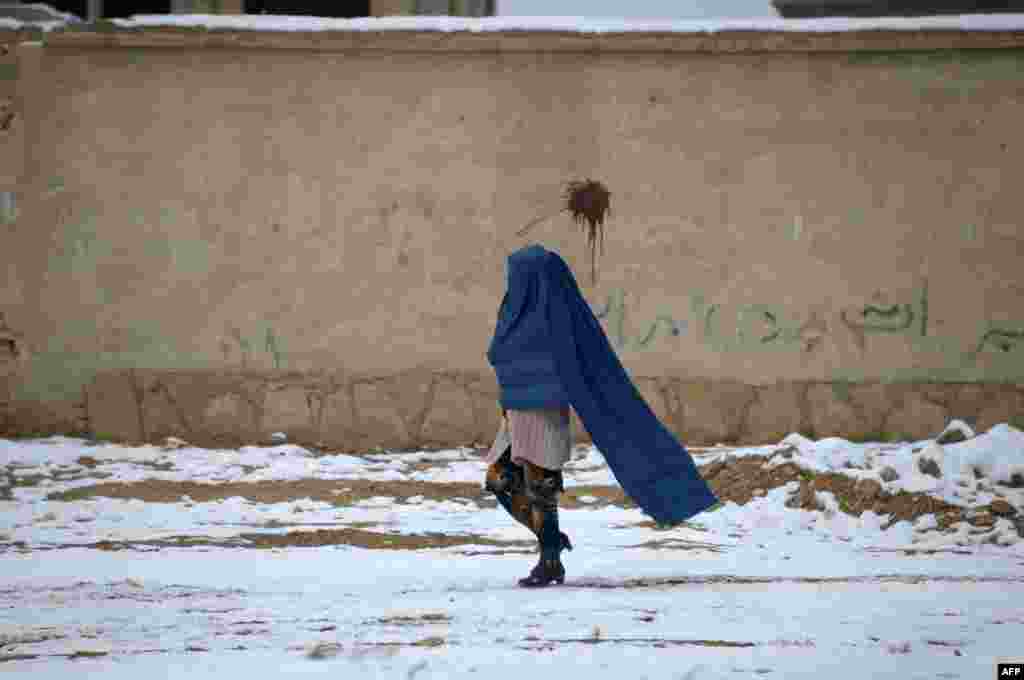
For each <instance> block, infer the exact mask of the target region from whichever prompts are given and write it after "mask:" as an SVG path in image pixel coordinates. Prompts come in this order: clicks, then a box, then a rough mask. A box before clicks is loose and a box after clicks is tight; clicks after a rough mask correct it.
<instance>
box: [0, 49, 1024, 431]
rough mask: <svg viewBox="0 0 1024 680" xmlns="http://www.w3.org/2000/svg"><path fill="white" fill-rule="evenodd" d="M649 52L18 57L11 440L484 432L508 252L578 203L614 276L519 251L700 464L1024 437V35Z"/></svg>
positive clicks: (577, 254) (5, 418) (543, 232)
mask: <svg viewBox="0 0 1024 680" xmlns="http://www.w3.org/2000/svg"><path fill="white" fill-rule="evenodd" d="M656 38H657V40H658V41H659V42H658V47H659V49H658V52H653V51H651V49H650V47H651V45H652V44H653V43H651V42H650V41H648V42H644V41H645V40H648V38H646V37H644V36H641V37H636V36H618V37H615V36H605V37H600V38H594V39H593V40H592V41H591V42H590V43H587V42H586V41H587V39H583V38H579V37H578V36H557V35H555V36H548V35H539V34H526V35H514V34H510V35H507V36H497V37H494V36H482V37H480V36H478V37H472V36H466V35H454V36H452V35H449V36H446V35H444V34H440V35H439V34H408V35H401V36H388V35H384V34H377V35H374V34H362V35H352V34H349V35H334V36H329V37H326V38H325V37H319V38H314V37H312V36H306V37H303V36H278V35H261V34H220V35H215V34H209V35H199V36H197V35H196V32H195V31H192V32H189V31H147V32H128V33H124V34H121V33H108V34H83V33H64V34H51V36H49V37H48V38H47V46H46V47H43V48H29V47H22V48H20V49H18V50H16V52H17V81H16V82H17V99H18V101H19V102H20V106H21V108H22V109H23V115H24V120H25V121H26V123H25V125H24V127H23V128H22V129H21V131H20V133H19V134H20V135H22V136H23V138H24V140H23V148H24V149H25V153H24V162H23V164H22V165H21V166H20V167H21V168H22V169H21V172H20V176H19V178H18V182H17V194H18V195H17V202H18V208H19V215H18V218H17V220H16V221H14V222H13V223H12V224H9V225H7V226H5V227H4V229H5V231H4V234H3V243H4V247H3V249H2V253H0V276H2V277H3V281H4V286H3V292H2V293H0V312H2V313H3V315H4V319H5V321H4V323H6V325H7V328H8V330H7V331H6V332H7V334H8V335H9V336H11V337H12V338H14V337H15V335H16V337H17V339H16V340H12V341H10V342H8V343H7V345H5V346H8V347H12V349H10V351H8V352H7V354H6V355H2V354H0V362H2V363H0V365H2V366H3V367H2V368H0V391H5V394H6V397H4V398H3V400H2V403H4V404H5V405H4V408H3V415H2V416H0V420H2V424H3V427H4V428H5V431H7V432H9V433H17V432H26V431H53V430H62V431H79V432H88V433H92V434H95V435H100V436H113V437H118V438H126V439H135V440H142V439H156V438H159V437H162V436H165V435H167V434H177V435H179V436H185V437H187V438H191V439H192V440H193V441H205V442H222V443H237V442H240V441H245V440H249V441H252V440H260V439H263V438H265V437H266V436H267V435H269V433H271V432H274V431H278V430H282V431H286V432H288V433H289V434H290V435H291V436H292V437H293V439H297V440H300V441H304V442H306V443H315V442H321V443H323V444H325V445H329V446H334V447H352V448H356V447H372V446H413V445H451V444H467V443H472V442H474V441H476V442H482V441H485V440H486V439H487V438H488V437H489V436H490V435H491V433H492V432H493V428H494V427H496V425H497V420H496V408H495V406H494V396H495V392H496V389H495V385H494V380H493V377H492V374H491V372H490V368H489V366H488V365H487V362H486V358H485V356H484V352H485V349H486V345H487V342H488V340H489V339H490V335H491V332H492V330H493V322H494V318H495V312H496V308H497V304H498V302H499V300H500V297H501V294H502V291H503V283H504V280H503V277H504V258H505V256H506V255H507V253H509V252H510V251H511V250H512V249H514V248H516V247H518V246H520V245H523V244H524V243H526V241H524V240H521V239H517V238H516V237H515V235H514V232H515V231H516V229H517V228H518V227H520V226H522V225H523V224H525V223H526V222H527V221H528V220H530V219H531V218H533V217H535V216H537V215H541V214H544V213H547V212H552V211H554V210H557V207H558V196H559V191H560V185H561V183H563V182H564V181H566V180H567V179H570V178H579V177H584V176H590V177H594V178H598V179H600V180H602V181H603V182H605V183H606V184H607V185H608V186H609V187H610V189H611V190H612V192H613V196H612V208H613V215H612V218H611V220H610V222H609V223H608V225H607V233H606V238H605V254H604V256H603V257H601V258H600V260H599V273H600V276H599V280H598V283H597V285H596V286H593V285H591V284H590V277H589V273H590V272H589V258H588V255H587V252H586V249H585V246H584V240H583V236H582V235H581V233H580V232H579V230H578V228H577V227H575V226H574V225H572V224H571V222H570V221H569V219H568V218H567V217H565V216H562V217H560V218H557V219H554V220H552V221H550V222H548V223H545V224H544V225H542V226H540V227H538V228H536V229H535V230H534V231H533V232H532V233H531V234H530V240H533V241H537V242H540V243H543V244H544V245H546V246H547V247H549V248H553V249H557V250H558V251H560V252H561V253H562V254H563V256H565V257H566V259H567V260H568V261H569V262H570V264H571V265H572V266H573V268H574V270H575V271H576V272H577V276H578V278H579V280H580V282H581V284H582V285H583V286H584V288H585V293H586V295H587V296H588V298H589V299H590V300H591V302H592V304H593V305H594V307H595V309H596V310H597V311H598V312H599V315H600V316H601V317H602V318H603V319H604V322H605V323H606V329H607V330H608V332H609V335H610V337H611V339H612V340H613V342H614V343H615V345H616V347H617V348H618V350H619V352H620V356H621V357H622V359H623V362H624V363H625V364H626V366H627V368H628V369H629V370H630V371H631V372H632V374H633V375H634V376H635V377H636V379H637V381H638V383H639V384H640V386H641V389H642V390H643V391H644V393H645V394H646V395H647V396H648V398H649V400H650V401H651V404H652V406H654V408H655V410H656V411H658V412H659V414H661V415H662V416H663V417H664V418H665V419H666V420H667V421H668V422H669V423H670V424H671V425H672V426H673V427H674V428H675V430H676V431H677V432H679V433H680V435H682V436H683V438H684V440H686V441H687V442H690V443H707V442H715V441H722V440H729V441H750V440H757V441H765V440H770V439H772V438H776V437H778V436H781V435H784V434H785V433H786V432H789V431H793V430H797V429H802V430H804V431H808V432H813V433H815V434H817V435H818V436H824V435H828V434H841V435H848V436H862V437H865V436H882V435H884V434H887V433H888V434H892V435H912V436H927V435H930V434H934V431H935V429H936V428H939V427H941V425H942V422H943V421H944V420H945V419H946V418H948V417H949V416H951V415H954V416H958V417H967V418H969V419H974V420H975V422H976V424H978V425H980V426H987V425H990V424H992V423H993V422H1005V421H1007V420H1011V419H1014V418H1022V417H1024V306H1022V304H1021V300H1022V292H1024V268H1022V267H1021V266H1020V263H1021V256H1022V254H1024V231H1022V230H1021V226H1020V224H1021V223H1020V219H1021V208H1022V205H1024V199H1022V197H1021V193H1020V189H1019V186H1018V185H1019V178H1020V177H1021V176H1024V154H1022V151H1024V147H1022V146H1021V142H1020V139H1021V131H1020V128H1021V123H1020V121H1022V120H1024V85H1022V83H1024V81H1022V80H1021V75H1020V74H1021V73H1022V72H1024V50H1022V49H1020V46H1024V36H1021V35H1016V34H1011V35H1009V36H1007V35H1002V36H996V37H992V36H986V35H980V34H945V35H944V34H934V35H929V34H919V35H912V36H910V37H892V36H891V35H890V36H889V37H885V36H883V37H881V38H880V37H879V36H877V35H864V36H861V37H859V38H858V37H857V36H856V35H854V36H832V37H831V38H829V37H828V36H826V37H825V38H821V37H815V36H802V35H795V36H789V37H785V36H784V37H782V38H780V37H779V36H777V35H768V36H761V37H760V38H758V37H757V36H741V37H737V36H736V35H733V36H730V35H722V36H718V37H708V36H702V37H697V38H694V37H672V36H669V37H664V36H661V37H656ZM654 39H655V38H650V40H654ZM826 39H829V40H831V42H828V43H827V44H826V43H825V42H821V41H822V40H826ZM303 40H305V43H303V42H302V41H303ZM474 40H475V41H477V42H473V41H474ZM758 40H760V42H757V41H758ZM857 40H860V41H861V42H860V43H858V42H856V41H857ZM879 40H882V41H888V42H882V43H879V42H878V41H879ZM332 41H334V42H332ZM638 41H639V42H638ZM744 41H746V42H744ZM814 41H819V42H817V43H816V42H814ZM872 41H874V42H872ZM901 41H903V42H901ZM929 41H931V42H929ZM904 42H909V43H910V44H911V45H912V46H914V47H922V46H924V47H932V48H934V49H930V50H928V51H917V50H911V49H906V45H905V44H904ZM858 44H860V45H861V46H862V47H863V46H864V45H868V46H869V48H868V49H864V50H859V51H858V50H856V49H854V48H855V46H856V45H858ZM211 45H217V47H216V48H213V47H210V46H211ZM474 45H476V47H475V48H474V47H473V46H474ZM695 45H696V46H697V47H694V46H695ZM823 45H824V46H825V47H822V46H823ZM1015 45H1016V46H1017V47H1014V46H1015ZM829 46H831V47H829ZM992 46H1000V47H1002V49H974V48H979V47H992ZM171 47H174V48H175V49H167V48H171ZM182 47H184V48H185V49H182ZM275 47H276V48H280V49H274V48H275ZM289 47H298V48H300V49H287V48H289ZM950 47H957V48H959V49H948V48H950ZM969 48H970V49H969ZM404 50H407V51H404ZM0 143H4V142H0ZM15 146H17V144H16V143H15ZM4 148H5V149H6V148H8V147H4ZM5 163H6V157H5ZM0 332H4V331H0ZM0 341H2V338H0ZM0 344H3V343H2V342H0ZM1017 422H1020V421H1017Z"/></svg>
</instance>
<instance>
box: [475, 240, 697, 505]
mask: <svg viewBox="0 0 1024 680" xmlns="http://www.w3.org/2000/svg"><path fill="white" fill-rule="evenodd" d="M508 262H509V278H508V285H509V289H508V291H507V293H506V295H505V298H504V299H503V301H502V306H501V309H500V311H499V314H498V323H497V326H496V328H495V334H494V339H493V340H492V342H491V346H490V349H489V350H488V358H489V359H490V361H491V363H492V364H493V365H494V367H495V372H496V373H497V375H498V382H499V384H500V386H501V390H502V405H503V406H505V407H506V408H549V407H554V406H558V405H563V404H564V403H565V401H561V402H559V399H563V400H567V401H568V403H570V404H571V405H572V407H573V409H575V411H576V413H577V415H579V417H580V420H581V421H583V425H584V426H585V427H586V428H587V431H588V432H589V433H590V436H591V438H592V439H593V441H594V444H595V445H596V446H597V448H598V449H599V450H600V451H601V453H602V455H603V456H604V458H605V460H606V461H607V462H608V467H609V468H611V470H612V473H613V474H614V475H615V478H616V479H617V480H618V481H619V483H620V484H621V485H622V488H623V489H624V490H625V492H626V493H627V494H629V496H630V497H631V498H633V500H634V501H636V503H637V504H638V505H639V506H640V507H641V508H642V509H643V510H644V512H646V513H647V514H649V515H650V516H652V517H653V518H654V519H655V520H657V521H659V522H680V521H682V520H685V519H688V518H690V517H692V516H693V515H696V514H697V513H699V512H702V511H704V510H707V509H708V508H709V507H711V506H712V505H714V504H715V503H716V502H717V499H716V498H715V495H714V493H712V491H711V489H710V488H709V487H708V485H707V483H706V482H705V481H704V479H703V478H702V477H701V476H700V473H699V472H698V471H697V466H696V464H695V463H694V462H693V458H692V457H691V456H690V454H689V453H688V452H687V451H686V448H685V447H684V446H683V445H682V444H681V443H680V442H679V441H678V440H677V439H676V437H675V436H674V435H673V434H672V433H671V432H670V431H669V430H668V429H667V428H666V427H665V426H664V425H663V424H662V423H661V421H659V420H658V418H657V416H655V415H654V412H653V411H651V409H650V407H649V406H648V405H647V403H646V402H645V401H644V399H643V397H642V396H641V395H640V392H639V391H638V390H637V389H636V386H635V385H634V384H633V381H632V380H631V379H630V377H629V375H628V374H627V373H626V370H625V368H623V366H622V363H621V362H620V361H619V359H618V357H617V356H616V354H615V351H614V350H613V349H612V346H611V343H609V342H608V337H607V336H606V335H605V332H604V329H603V328H602V327H601V324H600V322H599V321H598V320H597V317H595V316H594V313H593V311H592V310H591V308H590V305H589V304H588V303H587V301H586V300H585V299H584V297H583V294H582V293H581V292H580V289H579V286H578V285H577V283H576V279H575V277H574V276H573V274H572V270H571V269H570V268H569V265H568V264H566V262H565V260H563V259H562V258H561V257H560V256H559V255H558V254H557V253H554V252H551V251H549V250H546V249H544V248H543V247H542V246H538V245H533V246H528V247H526V248H522V249H520V250H518V251H516V252H515V253H513V254H512V255H510V256H509V258H508ZM531 379H535V380H536V381H537V382H538V383H540V384H543V385H545V386H546V387H544V388H543V389H541V390H538V391H537V392H536V396H537V399H536V400H534V401H531V400H529V399H525V400H524V399H520V398H519V397H518V395H519V393H520V392H521V391H522V390H521V387H522V385H526V384H529V383H530V381H531ZM552 384H554V385H555V387H552ZM549 398H550V405H548V404H546V402H545V400H547V399H549ZM524 403H525V404H528V405H526V406H524V405H523V404H524ZM538 403H541V404H545V405H535V404H538Z"/></svg>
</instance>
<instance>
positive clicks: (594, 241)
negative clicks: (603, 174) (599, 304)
mask: <svg viewBox="0 0 1024 680" xmlns="http://www.w3.org/2000/svg"><path fill="white" fill-rule="evenodd" d="M611 196H612V194H611V192H610V191H608V187H606V186H605V185H604V184H602V183H601V182H598V181H597V180H593V179H589V178H588V179H586V180H582V181H581V180H572V181H570V182H568V183H567V184H566V186H565V191H564V193H563V194H562V200H563V201H564V206H563V207H562V209H561V210H559V211H558V212H557V213H555V215H558V214H561V213H562V212H568V213H569V214H570V215H571V216H572V219H573V221H574V222H575V223H576V224H579V225H583V228H584V230H585V231H586V232H587V246H588V247H589V248H590V277H591V282H593V283H596V282H597V249H598V247H600V249H601V254H602V255H603V254H604V220H605V217H607V216H608V215H609V214H610V213H611ZM555 215H548V216H546V217H538V218H537V219H535V220H533V221H532V222H530V223H529V224H527V225H526V226H525V227H523V228H522V229H520V230H519V231H518V232H517V234H518V235H519V236H523V235H524V234H526V232H528V231H529V230H530V229H532V228H533V227H535V226H536V225H538V224H540V223H541V222H544V221H545V220H549V219H551V218H552V217H554V216H555Z"/></svg>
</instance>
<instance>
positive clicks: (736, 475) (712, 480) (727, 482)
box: [701, 456, 964, 529]
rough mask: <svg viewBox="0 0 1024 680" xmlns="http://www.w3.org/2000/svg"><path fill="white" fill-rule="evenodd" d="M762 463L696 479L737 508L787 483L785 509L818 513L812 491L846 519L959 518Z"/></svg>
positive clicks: (861, 484)
mask: <svg viewBox="0 0 1024 680" xmlns="http://www.w3.org/2000/svg"><path fill="white" fill-rule="evenodd" d="M768 460H769V458H766V457H764V456H750V457H744V458H737V459H732V460H727V461H719V462H715V463H711V464H709V465H706V466H704V468H703V469H702V470H701V474H702V475H703V476H704V478H705V479H706V480H707V481H708V484H710V485H711V488H712V489H714V491H715V494H716V495H717V496H718V497H719V498H720V499H721V500H723V501H733V502H734V503H737V504H740V505H742V504H744V503H748V502H750V500H751V499H752V498H754V491H755V490H757V489H763V490H764V491H768V490H770V489H773V488H775V487H779V486H784V485H786V484H788V483H789V482H799V483H800V488H799V489H798V490H797V492H796V493H795V494H794V495H793V496H792V497H791V499H790V501H789V502H787V506H788V507H791V508H802V509H804V510H816V509H819V508H818V504H817V500H816V499H815V492H818V491H830V492H832V493H833V494H834V495H835V497H836V500H837V501H838V502H839V508H840V509H841V510H842V511H843V512H846V513H847V514H851V515H860V514H861V513H862V512H864V511H865V510H873V511H874V512H876V513H878V514H880V515H891V516H892V519H891V521H893V522H898V521H900V520H908V521H913V520H915V519H917V518H918V517H921V516H922V515H928V514H935V515H936V517H937V518H938V521H939V527H940V528H942V529H945V528H946V527H948V526H949V525H950V524H953V523H955V522H959V521H961V520H962V519H963V518H964V513H963V508H960V507H958V506H955V505H950V504H949V503H945V502H943V501H941V500H938V499H936V498H932V497H931V496H928V495H927V494H923V493H907V492H904V491H901V492H899V493H895V494H890V493H887V492H885V491H883V490H882V487H881V484H879V483H878V482H875V481H873V480H855V479H851V478H850V477H846V476H844V475H841V474H836V473H831V472H830V473H823V474H817V473H814V472H811V471H808V470H804V469H802V468H800V467H798V466H797V465H796V464H794V463H784V464H782V465H778V466H776V467H772V468H764V467H762V466H763V465H764V463H765V462H767V461H768Z"/></svg>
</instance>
